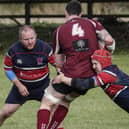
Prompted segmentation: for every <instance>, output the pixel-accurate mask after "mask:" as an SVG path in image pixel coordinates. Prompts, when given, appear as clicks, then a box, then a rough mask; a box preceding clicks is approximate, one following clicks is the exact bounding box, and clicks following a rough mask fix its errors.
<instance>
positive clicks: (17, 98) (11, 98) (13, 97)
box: [5, 86, 27, 105]
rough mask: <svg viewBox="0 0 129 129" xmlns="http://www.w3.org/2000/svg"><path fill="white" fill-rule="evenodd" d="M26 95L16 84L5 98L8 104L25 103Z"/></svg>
mask: <svg viewBox="0 0 129 129" xmlns="http://www.w3.org/2000/svg"><path fill="white" fill-rule="evenodd" d="M26 99H27V98H26V97H24V96H22V95H21V94H20V93H19V91H18V88H17V87H16V86H13V87H12V89H11V90H10V93H9V95H8V97H7V98H6V100H5V103H6V104H20V105H22V104H24V103H25V101H26Z"/></svg>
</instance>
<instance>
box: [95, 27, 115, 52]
mask: <svg viewBox="0 0 129 129" xmlns="http://www.w3.org/2000/svg"><path fill="white" fill-rule="evenodd" d="M97 36H98V38H99V45H100V48H101V46H102V47H105V48H106V49H107V50H109V51H110V52H113V51H114V50H115V40H114V39H113V38H112V36H111V35H110V34H109V33H108V31H107V30H106V29H103V30H101V31H99V32H98V33H97Z"/></svg>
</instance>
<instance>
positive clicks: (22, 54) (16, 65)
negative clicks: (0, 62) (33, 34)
mask: <svg viewBox="0 0 129 129" xmlns="http://www.w3.org/2000/svg"><path fill="white" fill-rule="evenodd" d="M48 63H51V64H55V61H54V56H53V51H52V48H51V47H50V46H49V45H48V44H47V43H45V42H44V41H41V40H39V39H37V41H36V45H35V47H34V48H33V49H32V50H28V49H26V48H25V47H24V46H23V45H22V43H21V42H20V41H18V42H16V43H14V44H13V45H12V46H11V47H10V48H9V49H8V52H7V54H6V56H5V59H4V69H5V70H12V71H13V72H14V73H15V74H16V76H17V77H18V79H19V80H21V81H22V82H32V83H33V82H39V81H42V80H44V79H45V78H46V77H47V76H48V75H49V68H48Z"/></svg>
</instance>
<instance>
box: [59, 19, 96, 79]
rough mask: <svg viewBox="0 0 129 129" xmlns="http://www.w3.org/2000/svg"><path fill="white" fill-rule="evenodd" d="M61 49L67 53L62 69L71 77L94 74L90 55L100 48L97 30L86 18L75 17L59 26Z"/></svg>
mask: <svg viewBox="0 0 129 129" xmlns="http://www.w3.org/2000/svg"><path fill="white" fill-rule="evenodd" d="M57 33H58V38H59V44H60V51H61V53H64V54H65V55H66V62H65V63H64V65H63V69H62V71H63V72H64V73H65V75H67V76H70V77H81V78H84V77H88V76H91V75H93V74H94V72H93V70H92V65H91V61H90V56H91V55H92V54H93V52H94V51H95V50H96V49H98V42H97V38H96V30H95V27H94V26H93V24H92V23H91V22H90V21H89V20H86V19H82V18H74V19H72V20H70V21H68V22H66V23H65V24H63V25H62V26H61V27H60V28H59V32H57Z"/></svg>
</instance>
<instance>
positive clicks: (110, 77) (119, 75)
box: [93, 65, 129, 99]
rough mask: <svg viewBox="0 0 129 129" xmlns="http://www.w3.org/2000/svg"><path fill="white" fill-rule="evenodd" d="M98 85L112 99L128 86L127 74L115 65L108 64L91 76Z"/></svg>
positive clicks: (128, 78)
mask: <svg viewBox="0 0 129 129" xmlns="http://www.w3.org/2000/svg"><path fill="white" fill-rule="evenodd" d="M93 78H94V79H95V81H96V82H97V85H98V86H101V88H102V89H103V90H104V91H105V93H106V94H108V95H109V96H110V97H111V98H112V99H115V98H116V97H117V96H118V95H119V93H120V92H121V91H123V90H124V89H126V88H127V87H129V76H128V75H127V74H125V73H124V72H122V71H121V70H120V69H119V68H118V67H117V66H116V65H110V66H108V67H106V68H104V69H103V70H102V72H100V73H99V74H97V75H96V76H94V77H93Z"/></svg>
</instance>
